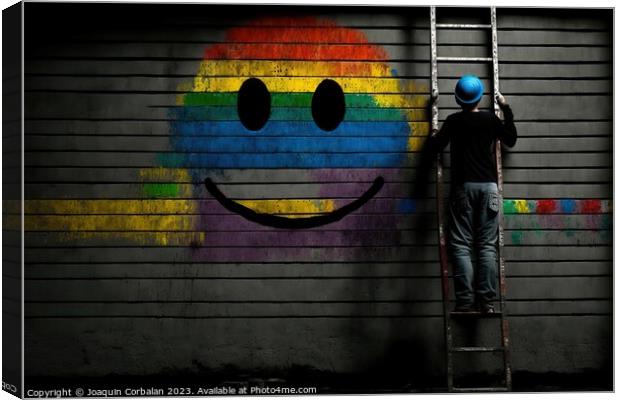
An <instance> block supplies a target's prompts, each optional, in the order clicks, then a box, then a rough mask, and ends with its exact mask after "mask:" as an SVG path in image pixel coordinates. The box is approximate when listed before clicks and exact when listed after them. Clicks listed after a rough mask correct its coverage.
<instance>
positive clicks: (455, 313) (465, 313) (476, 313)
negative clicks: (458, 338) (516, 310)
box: [450, 311, 502, 318]
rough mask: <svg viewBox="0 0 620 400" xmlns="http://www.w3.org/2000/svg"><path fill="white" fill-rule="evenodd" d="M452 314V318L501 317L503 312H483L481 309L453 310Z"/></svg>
mask: <svg viewBox="0 0 620 400" xmlns="http://www.w3.org/2000/svg"><path fill="white" fill-rule="evenodd" d="M450 316H451V317H452V318H461V317H465V318H501V316H502V312H501V311H495V312H492V313H482V312H480V311H452V312H451V313H450Z"/></svg>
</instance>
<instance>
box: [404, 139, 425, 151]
mask: <svg viewBox="0 0 620 400" xmlns="http://www.w3.org/2000/svg"><path fill="white" fill-rule="evenodd" d="M425 142H426V137H421V136H409V139H408V140H407V151H420V150H422V147H423V146H424V143H425Z"/></svg>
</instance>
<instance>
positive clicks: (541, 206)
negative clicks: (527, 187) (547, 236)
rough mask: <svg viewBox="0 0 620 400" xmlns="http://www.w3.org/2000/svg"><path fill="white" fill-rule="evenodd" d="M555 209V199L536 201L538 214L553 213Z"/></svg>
mask: <svg viewBox="0 0 620 400" xmlns="http://www.w3.org/2000/svg"><path fill="white" fill-rule="evenodd" d="M555 209H556V203H555V200H538V201H537V202H536V213H538V214H551V213H553V212H554V211H555Z"/></svg>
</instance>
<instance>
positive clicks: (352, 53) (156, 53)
mask: <svg viewBox="0 0 620 400" xmlns="http://www.w3.org/2000/svg"><path fill="white" fill-rule="evenodd" d="M226 44H228V43H226ZM338 46H339V48H338V50H339V52H338V53H337V54H338V55H336V53H335V52H334V53H333V55H332V53H331V50H333V49H334V48H333V45H330V44H324V43H321V44H311V43H295V44H291V43H268V42H267V43H249V44H246V43H230V48H229V49H228V50H227V51H230V54H234V55H231V56H230V57H235V59H250V60H255V59H274V58H273V57H269V56H268V55H266V56H265V54H269V53H268V52H271V51H279V52H282V53H283V54H287V56H286V58H287V59H292V60H326V61H333V60H369V58H367V57H364V56H363V51H359V50H360V49H362V47H364V46H368V45H367V44H338ZM300 47H301V48H303V47H307V51H308V52H312V55H311V56H304V55H302V54H301V53H298V52H296V48H300ZM205 48H207V49H208V46H204V45H203V44H186V43H175V44H174V45H173V44H170V43H140V44H135V43H114V44H106V43H89V44H81V43H73V44H71V46H66V45H60V46H54V45H50V46H46V47H45V49H41V50H40V51H39V52H38V54H37V57H33V58H35V59H36V58H42V57H43V58H50V59H83V58H86V59H88V58H91V59H92V58H95V59H106V58H115V59H116V58H120V59H123V58H130V59H137V60H140V59H162V58H163V59H173V60H176V59H181V60H182V59H195V60H196V61H199V60H200V59H201V56H202V54H203V52H204V51H205ZM381 48H382V49H383V50H384V51H385V53H386V54H387V60H386V61H399V60H425V61H426V60H429V59H430V54H429V51H428V47H427V46H424V45H415V44H414V45H400V44H399V45H394V44H387V45H382V46H381ZM437 52H438V56H442V55H446V54H450V55H454V56H457V57H466V56H474V57H488V56H489V51H488V48H487V47H486V46H481V45H477V46H473V45H472V46H461V45H459V46H451V45H439V46H438V49H437ZM237 54H238V55H237ZM260 55H263V56H262V57H261V56H260ZM499 56H500V57H501V59H502V61H503V62H523V61H528V62H532V61H537V62H546V61H553V62H576V61H579V62H601V61H611V58H610V51H609V49H608V48H605V47H602V46H601V47H581V48H572V47H555V48H554V47H547V46H545V47H543V46H528V47H527V48H522V47H517V46H510V45H502V46H501V47H499ZM224 57H225V56H224Z"/></svg>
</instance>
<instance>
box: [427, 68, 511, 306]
mask: <svg viewBox="0 0 620 400" xmlns="http://www.w3.org/2000/svg"><path fill="white" fill-rule="evenodd" d="M483 92H484V87H483V84H482V82H481V81H480V79H478V77H476V76H473V75H466V76H463V77H462V78H461V79H460V80H459V81H458V82H457V84H456V88H455V93H454V95H455V98H456V102H457V103H458V104H459V105H460V106H461V108H462V111H461V112H458V113H454V114H452V115H450V116H448V118H447V119H446V120H445V122H444V124H443V126H442V128H441V130H440V131H439V132H438V133H437V134H435V135H433V136H432V137H431V138H430V146H431V149H432V150H433V151H435V152H439V151H441V150H442V149H443V148H444V147H446V145H447V144H448V143H451V147H450V148H451V152H450V156H451V157H450V159H451V171H452V172H451V181H452V185H451V193H450V206H449V217H448V220H449V222H448V223H449V229H448V249H449V253H450V258H451V261H452V266H453V269H454V293H455V299H456V308H455V311H457V312H472V311H475V310H476V309H479V310H480V312H482V313H491V312H493V311H494V308H493V303H492V302H493V300H494V299H495V296H496V287H495V286H496V282H497V272H496V271H497V240H498V228H499V227H498V223H499V218H498V215H499V208H500V207H501V206H502V205H501V204H500V196H499V191H498V187H497V170H496V165H495V150H494V148H495V141H496V140H497V139H499V140H501V142H502V143H503V144H505V145H506V146H508V147H513V146H514V145H515V143H516V141H517V130H516V128H515V125H514V122H513V114H512V111H511V109H510V106H508V104H507V103H506V100H505V99H504V97H503V96H502V95H501V94H498V96H497V103H498V104H499V106H500V107H501V109H502V111H503V113H504V122H503V123H502V121H501V120H500V119H499V118H498V117H497V116H496V115H495V114H494V113H491V112H486V111H481V110H479V109H478V103H479V102H480V99H481V98H482V94H483ZM472 259H473V260H477V261H478V263H477V264H478V265H477V274H475V273H474V267H473V262H472Z"/></svg>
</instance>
